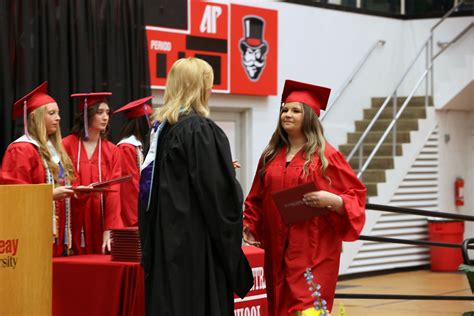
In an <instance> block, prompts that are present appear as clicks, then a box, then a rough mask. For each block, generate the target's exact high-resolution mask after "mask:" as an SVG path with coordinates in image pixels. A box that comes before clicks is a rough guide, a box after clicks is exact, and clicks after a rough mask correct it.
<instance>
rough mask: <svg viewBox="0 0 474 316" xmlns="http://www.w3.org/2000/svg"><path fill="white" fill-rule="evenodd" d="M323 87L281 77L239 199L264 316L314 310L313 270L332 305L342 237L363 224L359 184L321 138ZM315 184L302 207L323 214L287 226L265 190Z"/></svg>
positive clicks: (363, 192)
mask: <svg viewBox="0 0 474 316" xmlns="http://www.w3.org/2000/svg"><path fill="white" fill-rule="evenodd" d="M329 93H330V89H328V88H324V87H319V86H313V85H309V84H305V83H300V82H296V81H291V80H287V81H286V82H285V88H284V91H283V95H282V107H281V110H280V117H279V120H278V124H277V128H276V131H275V132H274V133H273V136H272V138H271V140H270V142H269V144H268V146H267V147H266V149H265V150H264V152H263V154H262V157H261V159H260V163H259V166H258V168H257V173H256V175H255V178H254V181H253V184H252V188H251V191H250V193H249V195H248V197H247V199H246V201H245V211H244V240H245V241H246V242H247V243H249V244H252V245H256V246H260V247H263V248H264V249H265V275H266V281H267V294H268V305H269V315H274V316H283V315H285V316H287V315H319V313H318V311H316V310H315V309H314V308H313V303H314V301H315V298H314V297H312V296H311V291H310V290H309V289H308V288H309V286H308V284H307V282H306V279H305V276H304V273H305V270H306V269H307V268H310V269H311V270H312V273H313V275H314V281H315V283H317V284H320V286H321V289H320V292H321V296H322V298H323V299H324V300H325V301H326V304H327V309H328V310H329V311H330V310H331V308H332V304H333V300H334V293H335V289H336V282H337V277H338V272H339V260H340V253H341V249H342V241H353V240H356V239H357V238H358V236H359V234H360V232H361V230H362V228H363V226H364V222H365V198H366V188H365V187H364V185H363V184H362V183H361V182H360V181H359V179H358V178H357V177H356V175H355V174H354V172H353V171H352V168H351V166H350V165H349V164H348V163H347V162H346V160H345V159H344V157H343V156H342V155H341V154H340V153H339V152H338V151H337V150H336V149H335V148H334V147H332V146H331V145H330V144H329V143H328V142H327V141H326V139H325V138H324V134H323V128H322V126H321V123H320V121H319V118H318V117H319V113H320V110H324V109H325V108H326V104H327V101H328V98H329ZM307 182H314V184H315V186H316V188H317V191H314V192H308V193H307V194H305V195H304V198H302V202H304V203H305V204H307V205H309V206H311V207H315V208H318V209H323V210H326V211H329V212H328V213H327V214H326V215H321V216H314V217H311V218H309V219H307V220H303V221H301V222H298V223H295V224H291V225H288V224H286V223H285V222H283V220H282V218H281V216H280V212H279V210H278V209H277V207H276V205H275V203H274V201H273V198H272V195H271V193H272V192H275V191H280V190H282V189H285V188H291V187H294V186H296V185H300V184H304V183H307Z"/></svg>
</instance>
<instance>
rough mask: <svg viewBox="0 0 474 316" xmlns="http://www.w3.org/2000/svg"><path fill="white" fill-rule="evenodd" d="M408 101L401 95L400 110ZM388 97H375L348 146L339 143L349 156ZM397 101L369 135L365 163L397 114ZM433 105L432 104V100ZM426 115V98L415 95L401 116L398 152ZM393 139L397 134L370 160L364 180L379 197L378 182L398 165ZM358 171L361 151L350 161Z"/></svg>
mask: <svg viewBox="0 0 474 316" xmlns="http://www.w3.org/2000/svg"><path fill="white" fill-rule="evenodd" d="M405 100H406V98H405V97H398V98H397V104H398V105H397V109H399V108H400V106H401V105H402V104H403V102H404V101H405ZM384 101H385V98H372V105H371V107H370V108H369V109H364V119H363V120H360V121H356V122H355V127H356V129H355V132H353V133H349V134H348V137H347V139H348V143H347V144H345V145H341V146H339V150H340V152H341V153H342V154H343V155H345V156H347V155H348V154H349V153H350V152H351V150H352V148H354V146H355V144H356V143H357V141H358V140H359V139H360V137H361V136H362V133H363V132H364V130H365V128H366V127H367V126H368V125H369V123H370V121H371V120H372V118H373V117H374V116H375V114H376V113H377V111H378V110H379V108H380V107H381V105H382V104H383V102H384ZM392 102H393V101H390V105H389V106H387V107H386V108H385V110H384V111H383V112H382V114H381V116H380V117H379V119H378V121H377V122H376V123H375V125H374V126H373V127H372V130H371V131H370V132H369V134H368V135H367V137H366V140H365V143H364V146H363V148H364V149H363V161H362V163H364V162H365V161H366V160H367V157H368V155H369V154H370V153H371V152H372V150H373V148H374V147H375V145H376V144H377V142H378V141H379V140H380V138H381V137H382V135H383V133H384V131H385V130H386V128H387V126H388V125H389V124H390V122H391V120H392V116H393V114H392V113H393V105H392V104H393V103H392ZM429 104H432V101H431V99H430V100H429ZM425 117H426V109H425V97H413V98H412V99H411V101H410V103H409V104H408V106H407V107H406V108H405V111H404V112H403V113H402V116H401V118H400V119H399V121H398V123H397V137H396V155H397V156H401V155H403V152H402V144H403V143H409V142H410V132H411V131H416V130H418V120H419V119H423V118H425ZM392 139H393V133H390V134H389V135H388V137H387V138H386V140H385V142H384V143H383V144H382V146H381V147H380V148H379V150H378V151H377V153H376V155H375V156H374V158H373V159H372V161H371V162H370V164H369V166H368V168H367V169H366V170H365V172H364V174H363V175H362V179H361V180H362V181H363V182H364V184H365V186H366V187H367V195H368V196H377V183H381V182H385V171H386V170H387V169H393V167H394V158H393V155H392ZM349 163H350V164H351V166H352V168H353V169H354V171H355V172H356V173H357V170H358V168H359V153H358V152H356V154H355V155H354V156H353V157H352V159H351V161H350V162H349Z"/></svg>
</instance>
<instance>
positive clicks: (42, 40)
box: [0, 0, 151, 159]
mask: <svg viewBox="0 0 474 316" xmlns="http://www.w3.org/2000/svg"><path fill="white" fill-rule="evenodd" d="M45 80H47V81H48V83H49V87H48V93H49V94H50V95H51V96H52V97H53V98H54V99H55V100H56V101H57V102H58V105H59V107H60V110H61V130H62V134H63V136H66V135H68V134H69V131H70V129H71V127H72V123H73V117H74V113H75V112H76V111H77V106H76V103H74V102H73V100H71V99H70V97H69V95H70V94H71V93H75V92H100V91H110V92H112V93H113V94H112V97H111V98H110V99H109V101H110V103H109V104H110V106H111V108H112V110H115V109H117V108H118V107H120V106H122V105H124V104H126V103H127V102H129V101H131V100H134V99H138V98H141V97H145V96H147V95H150V93H151V92H150V84H149V73H148V56H147V47H146V34H145V27H144V7H143V0H66V1H65V0H8V1H7V0H5V1H4V0H2V1H0V107H1V111H0V122H1V127H0V159H1V158H2V157H3V154H4V152H5V149H6V147H7V146H8V144H9V143H10V142H11V141H13V140H14V139H15V138H16V137H17V136H19V135H18V132H16V131H20V130H21V129H20V128H19V126H21V122H16V125H17V126H16V128H15V124H14V122H13V121H12V119H11V113H12V105H13V103H14V102H15V100H17V99H19V98H20V97H22V96H23V95H24V94H26V93H28V92H29V91H31V90H32V89H33V88H34V87H36V86H37V85H39V84H40V83H41V82H43V81H45ZM18 121H21V120H18ZM111 123H112V126H111V137H110V138H111V139H112V140H113V141H114V140H116V137H117V136H118V133H119V131H120V127H121V125H122V123H123V118H122V115H113V116H112V117H111Z"/></svg>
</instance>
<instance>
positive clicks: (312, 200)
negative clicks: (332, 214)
mask: <svg viewBox="0 0 474 316" xmlns="http://www.w3.org/2000/svg"><path fill="white" fill-rule="evenodd" d="M303 202H304V203H305V204H306V205H308V206H311V207H318V208H329V209H332V210H334V211H336V212H338V213H339V211H340V210H341V209H342V206H343V205H344V201H343V200H342V198H341V197H340V196H339V195H337V194H334V193H331V192H328V191H323V190H321V191H314V192H309V193H306V194H305V195H304V196H303Z"/></svg>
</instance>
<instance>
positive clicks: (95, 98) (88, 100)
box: [71, 92, 112, 112]
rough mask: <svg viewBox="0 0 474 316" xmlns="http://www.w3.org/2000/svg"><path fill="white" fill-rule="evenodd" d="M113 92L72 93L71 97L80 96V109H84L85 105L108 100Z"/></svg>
mask: <svg viewBox="0 0 474 316" xmlns="http://www.w3.org/2000/svg"><path fill="white" fill-rule="evenodd" d="M111 95H112V92H91V93H75V94H71V98H79V109H80V110H81V112H82V111H84V107H85V105H86V104H87V107H89V106H92V105H94V104H96V103H98V102H100V101H106V100H107V97H109V96H111Z"/></svg>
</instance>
